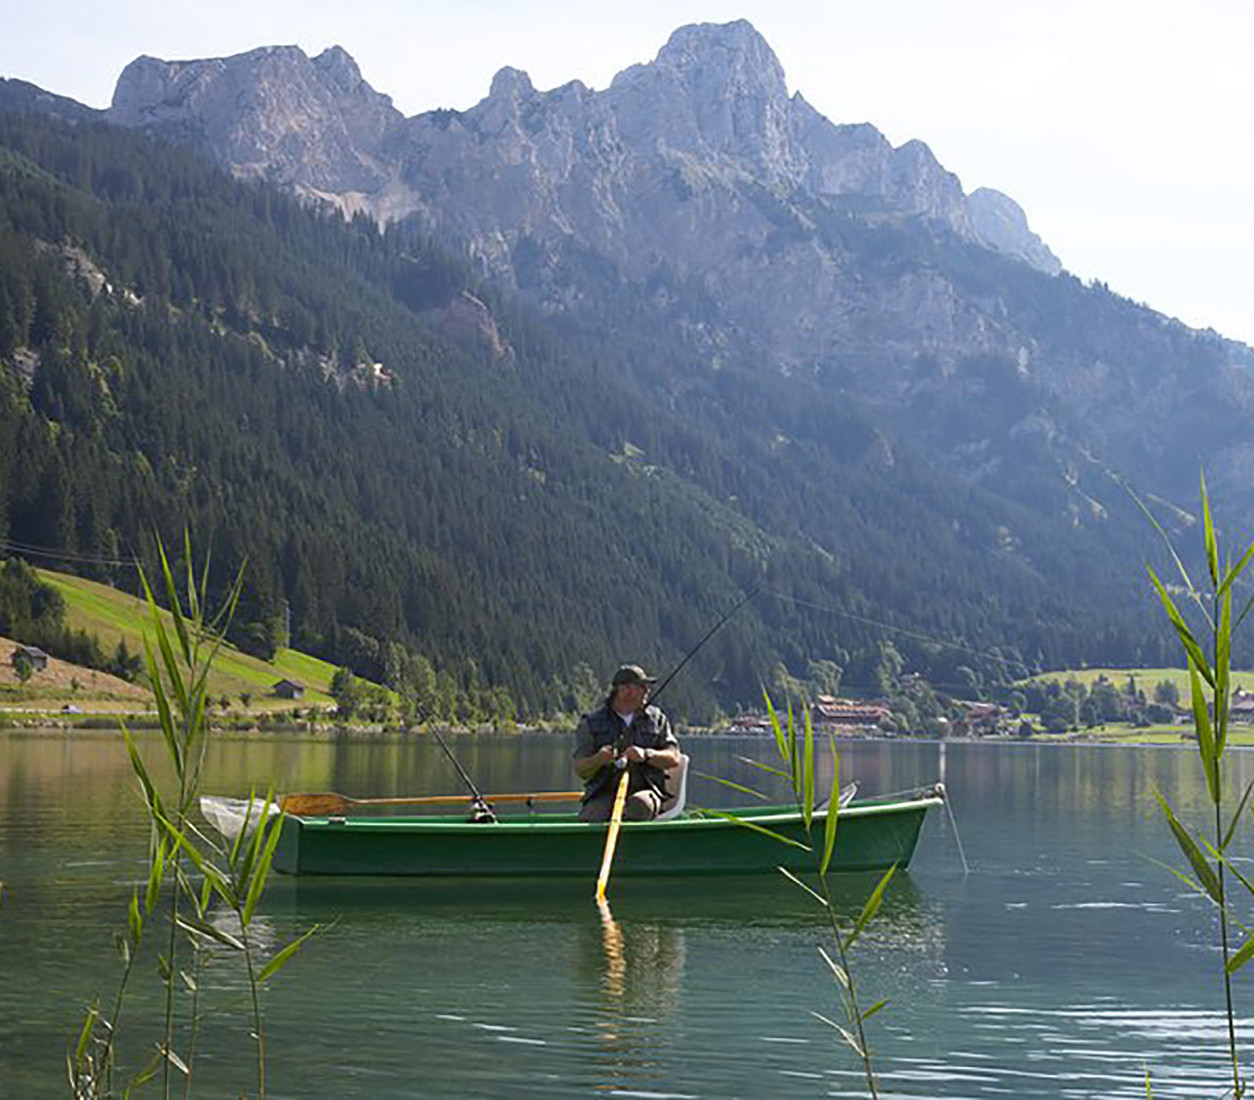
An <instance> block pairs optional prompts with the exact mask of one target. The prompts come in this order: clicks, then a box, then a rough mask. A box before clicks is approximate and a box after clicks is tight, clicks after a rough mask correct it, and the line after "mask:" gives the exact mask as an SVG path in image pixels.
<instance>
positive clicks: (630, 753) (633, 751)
mask: <svg viewBox="0 0 1254 1100" xmlns="http://www.w3.org/2000/svg"><path fill="white" fill-rule="evenodd" d="M623 758H624V759H625V760H626V761H627V762H628V763H629V764H640V763H643V762H644V761H645V760H646V759H647V750H645V749H642V748H641V747H640V746H639V745H628V746H627V751H626V752H625V753H623Z"/></svg>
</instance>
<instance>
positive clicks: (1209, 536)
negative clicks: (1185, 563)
mask: <svg viewBox="0 0 1254 1100" xmlns="http://www.w3.org/2000/svg"><path fill="white" fill-rule="evenodd" d="M1202 540H1203V542H1204V544H1205V546H1206V565H1207V568H1209V569H1210V583H1211V585H1212V587H1213V586H1215V585H1218V584H1219V544H1218V543H1217V542H1216V541H1215V521H1214V519H1213V517H1212V516H1211V514H1210V495H1209V494H1208V493H1207V492H1206V472H1205V471H1204V470H1203V471H1202Z"/></svg>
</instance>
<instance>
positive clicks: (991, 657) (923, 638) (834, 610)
mask: <svg viewBox="0 0 1254 1100" xmlns="http://www.w3.org/2000/svg"><path fill="white" fill-rule="evenodd" d="M762 594H763V595H764V596H773V597H775V599H777V600H780V601H782V602H784V603H791V604H796V605H797V606H798V607H808V608H811V609H812V610H814V611H826V612H828V613H829V614H831V615H835V616H837V617H838V618H842V619H852V620H853V621H854V622H857V623H863V624H865V625H866V626H874V627H878V628H879V629H880V630H885V631H888V632H889V633H892V634H900V635H902V636H903V637H906V638H913V639H915V641H919V642H929V643H931V644H932V645H938V646H944V647H945V648H946V649H956V650H957V651H958V652H959V653H966V654H968V655H970V656H972V657H979V658H980V659H981V660H985V661H995V662H997V663H998V664H1002V665H1006V666H1007V667H1009V668H1012V669H1014V670H1015V671H1019V670H1024V671H1026V668H1025V666H1024V663H1023V661H1021V660H1019V661H1016V660H1012V659H1011V658H1009V657H1002V656H1001V655H1000V654H996V653H986V652H984V651H983V650H979V649H972V648H971V647H970V646H965V645H961V644H960V643H958V642H947V641H945V640H943V639H941V638H937V637H935V636H934V635H931V634H924V633H922V632H921V631H918V630H908V629H906V628H905V627H904V626H893V625H892V624H891V623H885V622H880V621H879V620H878V619H870V618H867V616H865V615H855V614H854V613H853V612H852V611H845V610H843V609H842V608H839V607H832V606H831V605H830V604H821V603H814V602H813V601H811V600H803V599H799V598H798V597H796V596H788V595H785V594H784V593H783V592H772V591H770V590H769V589H763V590H762Z"/></svg>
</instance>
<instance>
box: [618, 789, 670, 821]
mask: <svg viewBox="0 0 1254 1100" xmlns="http://www.w3.org/2000/svg"><path fill="white" fill-rule="evenodd" d="M661 808H662V799H661V798H660V797H659V796H658V793H657V791H637V792H636V793H635V794H633V795H631V796H630V797H629V798H628V799H627V805H626V806H624V807H623V817H625V818H626V819H627V820H628V821H652V820H653V819H654V818H655V817H657V815H658V811H659V810H661Z"/></svg>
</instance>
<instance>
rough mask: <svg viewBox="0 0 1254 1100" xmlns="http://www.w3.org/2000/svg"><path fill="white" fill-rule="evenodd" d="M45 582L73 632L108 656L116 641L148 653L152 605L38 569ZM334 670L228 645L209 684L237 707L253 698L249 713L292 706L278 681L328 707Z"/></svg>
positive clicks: (287, 654)
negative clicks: (277, 689) (88, 637)
mask: <svg viewBox="0 0 1254 1100" xmlns="http://www.w3.org/2000/svg"><path fill="white" fill-rule="evenodd" d="M38 573H39V577H40V579H41V580H43V581H45V582H47V583H48V584H51V585H52V586H53V587H54V588H56V590H57V591H58V592H60V593H61V595H62V596H63V597H64V598H65V605H66V622H67V623H68V624H69V625H70V626H71V627H73V628H74V629H75V630H85V631H87V633H88V634H95V635H96V637H98V638H99V639H100V644H101V645H102V646H104V648H105V649H106V651H109V652H112V651H113V650H114V649H115V648H116V647H117V645H118V642H120V641H125V642H126V646H127V648H128V649H129V650H130V651H131V652H132V653H138V654H142V653H143V652H144V642H143V637H144V634H145V633H148V634H151V631H150V630H149V629H148V628H147V627H146V623H147V621H148V615H149V611H148V606H147V604H146V603H145V601H143V600H141V599H138V598H136V597H135V596H131V595H128V594H127V593H125V592H119V591H118V590H117V589H115V588H110V587H109V586H108V585H104V584H99V583H97V582H96V581H89V580H84V579H83V578H82V577H75V576H71V575H69V574H67V573H56V572H53V571H51V570H48V569H40V570H38ZM162 615H163V617H164V619H165V622H166V624H167V626H170V627H171V630H172V629H173V626H172V623H171V620H170V618H169V616H168V615H167V614H166V613H165V612H162ZM333 675H335V667H334V666H333V665H330V664H328V663H327V662H326V661H320V660H318V658H316V657H310V656H309V655H308V654H306V653H301V652H299V651H297V650H294V649H284V650H280V651H279V653H278V656H277V657H276V658H275V659H274V661H270V662H268V661H263V660H261V659H260V658H258V657H251V656H249V655H248V654H246V653H241V652H240V651H239V650H237V649H235V648H233V647H232V646H224V647H223V649H222V652H221V653H220V654H219V656H218V659H217V661H216V662H215V664H214V668H213V672H212V673H211V674H210V677H209V683H210V688H211V691H212V693H213V694H214V695H215V696H220V695H227V696H230V697H231V703H232V705H233V706H237V705H238V704H239V702H240V698H239V697H240V696H241V695H242V694H245V693H247V694H248V695H250V696H251V699H250V702H249V708H248V709H250V710H251V709H257V708H263V709H269V708H276V707H290V706H292V705H294V703H293V701H292V700H289V699H281V698H279V697H277V696H275V695H273V694H271V688H272V686H273V685H274V683H275V681H277V680H284V679H287V680H295V681H297V682H298V683H301V684H304V685H305V695H304V698H303V699H300V700H298V701H296V703H295V705H308V704H313V705H328V704H330V703H331V702H332V700H331V696H330V695H329V694H328V688H329V686H330V683H331V677H332V676H333Z"/></svg>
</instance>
